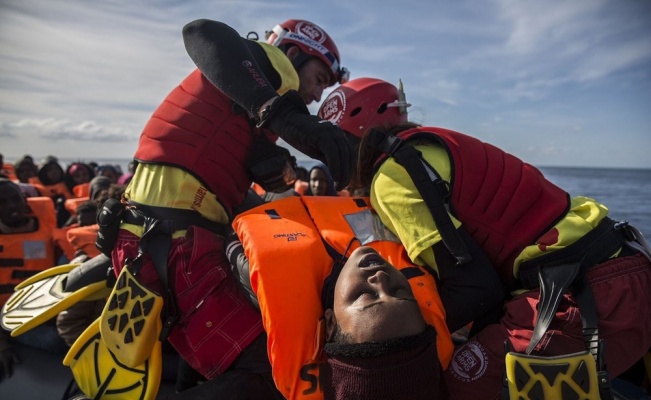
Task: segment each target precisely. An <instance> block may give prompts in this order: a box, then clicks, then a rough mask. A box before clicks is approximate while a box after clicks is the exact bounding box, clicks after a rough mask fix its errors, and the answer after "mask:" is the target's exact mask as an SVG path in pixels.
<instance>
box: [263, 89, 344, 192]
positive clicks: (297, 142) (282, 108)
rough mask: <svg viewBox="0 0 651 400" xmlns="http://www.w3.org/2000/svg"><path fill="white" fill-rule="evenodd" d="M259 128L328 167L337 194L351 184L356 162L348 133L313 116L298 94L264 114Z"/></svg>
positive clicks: (289, 95)
mask: <svg viewBox="0 0 651 400" xmlns="http://www.w3.org/2000/svg"><path fill="white" fill-rule="evenodd" d="M258 127H266V128H268V129H269V130H271V131H272V132H273V133H275V134H276V135H278V136H280V137H281V138H282V139H284V140H285V141H286V142H287V143H289V144H290V145H291V146H293V147H294V148H296V150H298V151H300V152H302V153H304V154H305V155H307V156H309V157H312V158H315V159H317V160H320V161H322V162H323V163H325V164H326V165H327V166H328V169H330V173H331V174H332V178H333V179H334V181H335V182H336V188H337V190H342V189H344V188H345V187H346V186H347V185H348V183H349V182H350V178H351V176H352V172H353V164H354V162H355V159H354V154H353V147H352V145H351V144H350V142H349V141H348V139H347V138H346V134H345V132H344V131H343V130H342V129H340V128H339V127H337V126H336V125H334V124H332V123H331V122H329V121H324V120H321V119H319V118H318V117H316V116H314V115H311V114H310V111H309V110H308V108H307V106H306V105H305V102H304V101H303V99H302V98H301V96H300V95H299V94H298V92H296V91H295V90H290V91H288V92H287V93H285V94H284V95H283V96H281V97H279V98H277V99H276V100H275V101H274V102H273V103H272V104H271V106H269V107H267V108H266V109H265V110H263V111H262V112H261V115H260V121H259V122H258Z"/></svg>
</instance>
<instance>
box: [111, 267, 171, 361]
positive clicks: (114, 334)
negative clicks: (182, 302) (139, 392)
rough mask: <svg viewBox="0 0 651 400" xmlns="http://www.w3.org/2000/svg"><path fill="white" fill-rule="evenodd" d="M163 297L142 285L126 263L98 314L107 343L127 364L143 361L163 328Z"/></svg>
mask: <svg viewBox="0 0 651 400" xmlns="http://www.w3.org/2000/svg"><path fill="white" fill-rule="evenodd" d="M162 308H163V298H162V297H161V296H159V295H158V294H156V293H155V292H153V291H151V290H149V289H148V288H146V287H145V286H143V285H141V284H140V283H139V282H138V280H136V278H135V277H134V276H133V275H132V274H131V271H129V267H124V268H122V271H121V272H120V276H119V277H118V280H117V282H116V283H115V286H114V288H113V291H112V292H111V294H110V296H109V298H108V301H107V302H106V306H105V307H104V310H103V311H102V315H101V316H100V320H101V322H100V331H101V333H102V338H103V340H104V342H105V343H106V346H107V347H108V348H109V350H111V352H112V353H113V354H114V355H115V356H116V357H117V358H118V359H119V360H120V362H122V363H123V364H124V365H127V366H129V367H135V366H137V365H140V364H142V363H143V362H144V361H145V360H146V359H147V357H149V353H151V351H152V346H153V345H154V344H155V343H157V342H158V341H159V340H158V337H159V336H160V332H161V329H162V322H161V317H160V313H161V310H162Z"/></svg>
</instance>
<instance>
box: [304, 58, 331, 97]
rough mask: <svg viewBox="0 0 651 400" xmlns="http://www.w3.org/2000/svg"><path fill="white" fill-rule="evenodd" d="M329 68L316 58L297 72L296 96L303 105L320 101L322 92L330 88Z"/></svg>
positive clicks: (307, 62)
mask: <svg viewBox="0 0 651 400" xmlns="http://www.w3.org/2000/svg"><path fill="white" fill-rule="evenodd" d="M330 74H331V72H330V68H328V67H327V66H326V65H325V63H324V62H323V61H321V60H319V59H318V58H315V57H312V58H310V59H309V60H307V61H306V62H305V64H303V65H302V66H301V68H300V69H299V71H298V79H299V81H300V84H299V87H298V94H300V95H301V97H302V98H303V101H305V104H310V103H312V102H313V101H316V102H319V101H321V95H322V94H323V90H324V89H325V88H327V87H328V86H330Z"/></svg>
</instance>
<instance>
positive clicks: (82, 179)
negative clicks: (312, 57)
mask: <svg viewBox="0 0 651 400" xmlns="http://www.w3.org/2000/svg"><path fill="white" fill-rule="evenodd" d="M0 165H1V166H2V169H1V170H0V205H3V207H2V208H3V212H2V213H0V241H1V240H2V236H4V235H11V236H13V235H16V236H19V235H24V234H26V233H30V232H32V231H35V230H39V231H40V232H41V234H44V235H45V237H46V238H47V241H48V242H49V243H48V244H47V248H48V249H51V250H49V251H47V252H46V254H47V259H45V260H43V262H42V263H41V264H40V267H42V268H43V269H45V268H49V267H52V266H56V265H63V264H67V263H81V262H84V261H86V260H89V259H91V258H93V257H95V256H98V255H99V254H100V251H99V250H98V249H97V248H96V246H95V239H96V237H97V232H98V230H99V226H98V225H97V214H98V212H99V211H100V210H101V206H102V204H103V203H104V202H105V201H106V200H107V199H109V198H115V199H120V198H121V196H122V193H124V190H125V189H126V186H127V185H128V183H129V181H130V180H131V177H132V176H133V173H134V171H135V169H136V167H137V162H136V161H135V160H134V161H132V162H131V163H130V164H129V170H128V171H127V172H124V173H123V172H122V171H121V168H120V166H117V165H110V164H104V165H100V164H98V163H96V162H92V161H91V162H84V161H76V162H73V163H70V164H69V165H67V166H66V167H65V168H64V167H63V166H62V164H61V163H60V161H59V159H58V158H57V157H55V156H47V157H45V158H44V159H43V160H42V161H41V162H39V163H37V162H35V161H34V158H33V157H32V156H30V155H25V156H23V157H22V158H21V159H19V160H18V161H16V162H15V163H9V162H5V160H4V156H3V155H2V154H0ZM294 170H295V173H296V182H295V184H294V187H293V188H291V189H288V190H286V191H282V192H266V191H265V190H264V189H263V188H262V187H261V186H259V185H258V184H256V183H253V184H252V186H251V193H253V192H255V194H257V195H258V196H259V197H260V198H261V199H262V200H263V201H265V202H269V201H274V200H278V199H281V198H284V197H287V196H350V195H351V193H350V192H349V191H348V190H346V189H344V190H342V191H336V189H335V184H334V181H333V178H332V176H331V174H330V171H329V170H328V167H327V166H325V165H324V164H322V163H317V164H315V165H312V166H311V167H309V169H308V168H305V167H303V166H295V168H294ZM16 192H19V193H16ZM16 194H18V198H17V199H16V201H15V203H16V202H17V203H18V205H17V206H16V205H12V206H7V207H4V202H9V201H10V198H11V196H14V197H15V195H16ZM352 195H363V193H352ZM5 237H9V236H5ZM13 256H14V255H13V254H12V257H13ZM2 258H5V255H3V254H2V252H0V259H2ZM40 267H38V266H37V268H35V269H32V270H31V271H30V273H32V274H36V273H38V272H39V269H40ZM26 278H27V276H23V277H22V279H26ZM0 280H6V279H4V278H0ZM17 283H18V282H16V281H15V280H14V281H8V282H0V287H1V288H2V290H0V291H1V292H2V293H0V306H2V305H3V304H4V302H5V301H6V300H7V298H8V297H9V296H10V295H11V293H12V292H13V289H12V288H13V287H15V285H16V284H17ZM95 303H96V304H95ZM78 307H83V308H84V309H83V310H81V309H80V310H76V312H75V311H74V310H73V312H69V313H62V314H66V315H68V314H69V315H70V318H69V320H68V318H67V317H66V315H60V316H59V318H57V319H56V321H51V323H50V324H45V325H44V326H42V327H38V328H37V329H35V330H34V332H32V333H31V334H30V332H28V333H27V334H25V335H22V336H25V337H23V338H22V339H23V340H20V338H21V336H19V337H17V338H16V339H18V341H19V342H21V343H23V344H27V345H32V346H34V347H37V348H40V349H42V350H47V351H51V352H55V353H59V352H65V351H66V350H67V347H68V346H70V345H72V343H74V341H75V340H76V338H77V337H78V336H79V334H81V333H82V332H83V330H84V329H85V328H86V326H87V324H89V323H90V322H92V321H93V320H94V319H95V318H96V317H97V316H98V315H99V314H100V313H101V310H102V308H103V304H102V302H101V301H97V302H82V303H81V305H79V306H78ZM73 315H74V316H73ZM79 315H84V316H85V317H84V318H82V319H80V318H79ZM73 320H74V321H73ZM39 336H40V337H39ZM18 362H20V358H19V357H18V355H17V354H16V353H15V352H14V351H13V349H12V346H11V344H10V340H9V335H8V332H5V331H4V330H2V329H0V380H1V379H2V378H3V377H4V376H7V377H9V376H11V373H12V369H13V367H14V366H13V364H15V363H18Z"/></svg>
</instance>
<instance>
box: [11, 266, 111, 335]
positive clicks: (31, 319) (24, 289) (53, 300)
mask: <svg viewBox="0 0 651 400" xmlns="http://www.w3.org/2000/svg"><path fill="white" fill-rule="evenodd" d="M79 265H81V264H66V265H59V266H56V267H52V268H49V269H47V270H45V271H42V272H40V273H38V274H36V275H34V276H32V277H30V278H28V279H26V280H25V281H23V282H21V283H20V284H18V285H17V286H16V289H15V292H14V293H13V294H12V295H11V297H9V299H8V300H7V302H6V303H5V304H4V305H3V306H2V311H1V312H0V313H1V318H0V324H1V325H2V327H3V328H4V329H6V330H8V331H11V336H18V335H21V334H23V333H25V332H27V331H29V330H31V329H33V328H35V327H37V326H39V325H41V324H42V323H44V322H45V321H47V320H49V319H51V318H54V317H56V315H57V314H58V313H60V312H61V311H64V310H67V309H68V308H70V306H72V305H73V304H75V303H77V302H79V301H82V300H95V299H99V298H102V297H106V296H108V294H109V288H107V287H106V281H100V282H95V283H93V284H90V285H88V286H85V287H82V288H80V289H79V290H76V291H74V292H66V291H64V286H65V282H66V278H67V276H68V273H69V272H70V271H72V270H73V269H74V268H76V267H78V266H79Z"/></svg>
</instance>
